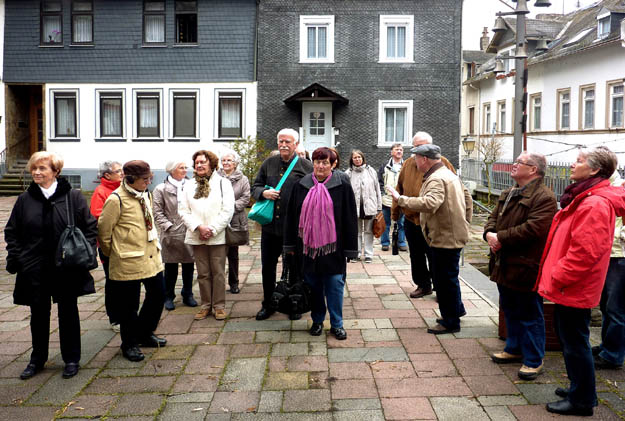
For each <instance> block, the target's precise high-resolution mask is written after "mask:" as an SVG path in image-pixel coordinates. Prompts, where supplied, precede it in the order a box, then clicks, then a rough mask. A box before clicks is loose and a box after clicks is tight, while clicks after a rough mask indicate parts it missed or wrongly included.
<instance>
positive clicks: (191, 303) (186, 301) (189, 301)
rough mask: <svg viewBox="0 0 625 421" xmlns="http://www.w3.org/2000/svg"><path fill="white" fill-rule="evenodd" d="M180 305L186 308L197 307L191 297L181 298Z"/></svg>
mask: <svg viewBox="0 0 625 421" xmlns="http://www.w3.org/2000/svg"><path fill="white" fill-rule="evenodd" d="M182 304H184V305H185V306H187V307H197V301H195V298H193V295H189V296H188V297H182Z"/></svg>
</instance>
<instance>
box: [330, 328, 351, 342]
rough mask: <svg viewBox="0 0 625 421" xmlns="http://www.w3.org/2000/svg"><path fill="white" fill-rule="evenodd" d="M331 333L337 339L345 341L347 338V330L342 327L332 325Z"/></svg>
mask: <svg viewBox="0 0 625 421" xmlns="http://www.w3.org/2000/svg"><path fill="white" fill-rule="evenodd" d="M330 333H331V334H333V335H334V337H335V338H336V339H338V340H339V341H344V340H345V339H347V332H345V329H343V328H342V327H332V328H330Z"/></svg>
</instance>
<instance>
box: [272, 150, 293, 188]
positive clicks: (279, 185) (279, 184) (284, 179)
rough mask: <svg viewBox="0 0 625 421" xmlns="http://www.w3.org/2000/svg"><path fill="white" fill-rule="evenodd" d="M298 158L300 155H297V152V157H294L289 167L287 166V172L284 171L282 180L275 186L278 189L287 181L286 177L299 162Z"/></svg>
mask: <svg viewBox="0 0 625 421" xmlns="http://www.w3.org/2000/svg"><path fill="white" fill-rule="evenodd" d="M298 159H299V156H297V154H296V155H295V158H293V161H291V165H289V168H287V170H286V172H285V173H284V175H283V176H282V178H281V179H280V182H279V183H278V185H277V186H276V188H275V189H276V190H280V188H281V187H282V185H283V184H284V182H285V181H286V178H287V177H288V176H289V174H291V170H292V169H293V167H294V166H295V163H296V162H297V160H298Z"/></svg>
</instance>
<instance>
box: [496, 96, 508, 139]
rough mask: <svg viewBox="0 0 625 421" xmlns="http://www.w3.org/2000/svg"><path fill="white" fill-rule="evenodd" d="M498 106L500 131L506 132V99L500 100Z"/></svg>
mask: <svg viewBox="0 0 625 421" xmlns="http://www.w3.org/2000/svg"><path fill="white" fill-rule="evenodd" d="M497 108H499V110H498V112H497V115H498V118H499V132H500V133H505V132H506V101H500V102H498V103H497Z"/></svg>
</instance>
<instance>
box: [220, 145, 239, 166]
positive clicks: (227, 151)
mask: <svg viewBox="0 0 625 421" xmlns="http://www.w3.org/2000/svg"><path fill="white" fill-rule="evenodd" d="M228 155H230V156H232V160H233V161H234V163H235V164H237V165H238V164H239V162H241V157H240V156H239V154H238V153H236V152H235V151H234V150H232V149H230V148H224V149H222V151H221V155H219V160H220V161H221V160H222V158H223V157H224V156H228Z"/></svg>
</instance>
